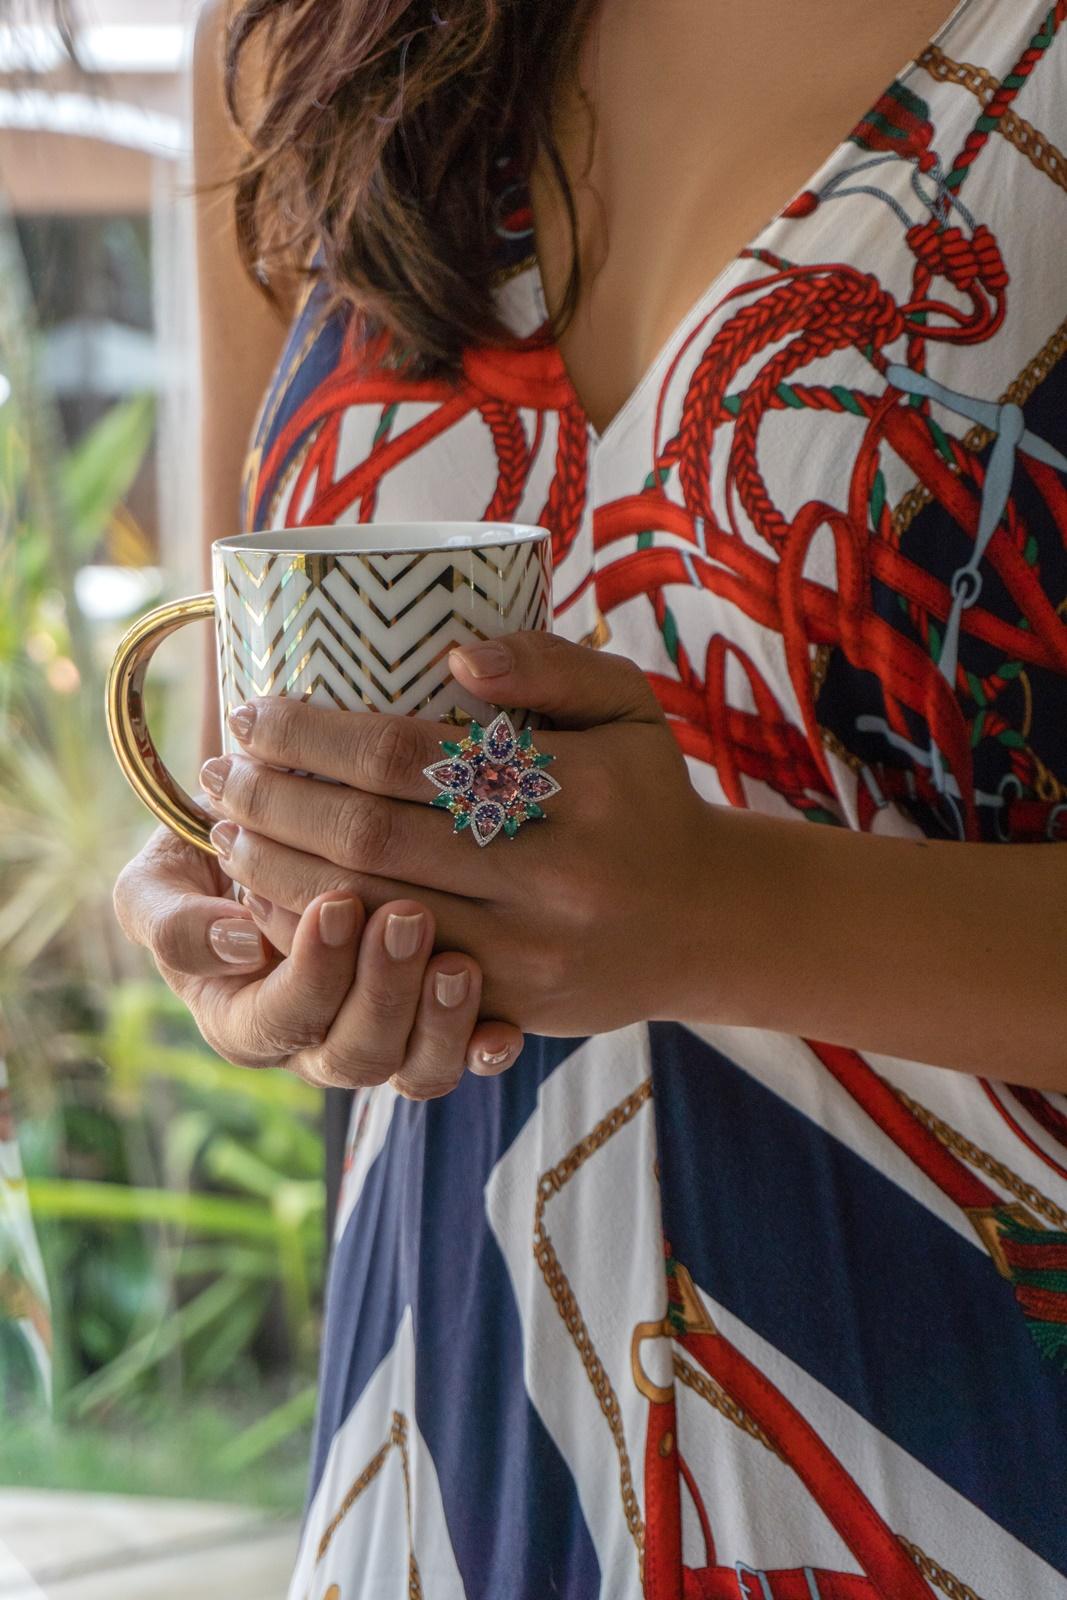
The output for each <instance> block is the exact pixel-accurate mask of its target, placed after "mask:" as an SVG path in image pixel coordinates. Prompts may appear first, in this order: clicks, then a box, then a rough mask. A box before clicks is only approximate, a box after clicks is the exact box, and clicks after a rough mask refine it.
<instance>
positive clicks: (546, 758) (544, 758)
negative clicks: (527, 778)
mask: <svg viewBox="0 0 1067 1600" xmlns="http://www.w3.org/2000/svg"><path fill="white" fill-rule="evenodd" d="M555 759H556V758H555V756H550V755H548V753H547V752H543V753H542V754H541V755H536V756H534V759H533V764H534V766H535V767H550V766H551V765H552V763H553V761H555Z"/></svg>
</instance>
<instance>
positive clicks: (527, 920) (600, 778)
mask: <svg viewBox="0 0 1067 1600" xmlns="http://www.w3.org/2000/svg"><path fill="white" fill-rule="evenodd" d="M450 665H451V668H452V671H453V672H454V674H455V676H456V677H457V679H458V680H459V681H460V682H461V683H462V684H464V685H465V686H467V687H468V688H470V689H471V690H472V691H473V692H475V693H476V694H478V695H479V696H480V697H481V698H483V699H486V700H490V701H492V702H493V703H494V704H496V705H503V706H525V707H527V708H529V709H530V710H532V711H538V712H542V713H544V714H545V715H546V716H547V717H549V718H550V719H551V723H552V731H546V730H542V731H539V732H537V733H536V734H535V743H536V745H537V747H538V749H540V750H545V751H547V752H549V753H550V754H552V755H554V756H555V757H556V758H557V759H556V761H555V763H554V764H553V766H552V767H551V769H550V770H551V772H552V775H553V776H554V777H556V778H557V780H558V782H559V783H560V785H561V792H560V793H559V794H558V795H555V796H553V797H552V798H551V799H550V800H548V801H546V803H545V811H546V817H547V821H546V822H536V821H533V822H528V823H526V824H524V825H523V826H522V827H521V828H520V829H519V831H518V834H517V835H516V837H515V838H514V839H511V840H508V839H505V838H504V837H503V836H502V835H498V837H497V838H496V839H494V840H493V841H492V843H491V844H489V845H488V846H486V847H485V848H484V849H479V848H478V847H477V846H476V845H475V843H474V841H473V840H472V839H470V838H467V837H465V836H464V835H463V834H460V835H458V836H456V837H453V835H452V832H451V828H450V823H451V819H450V818H449V816H448V814H447V812H441V811H439V810H437V809H434V808H432V807H431V806H430V805H429V804H428V802H429V801H430V800H431V799H432V797H433V792H434V791H433V789H432V786H431V784H430V782H429V780H428V779H427V778H425V777H424V776H423V768H424V767H427V766H429V765H431V764H432V763H433V762H434V761H437V760H440V759H442V758H443V752H442V751H441V749H440V745H439V741H440V739H441V737H442V736H443V735H445V736H447V730H445V729H443V728H442V727H441V725H440V724H438V723H432V722H428V721H422V720H419V719H418V718H414V717H390V716H384V715H381V716H379V715H374V716H367V715H353V714H352V713H351V712H347V711H334V710H327V709H323V708H321V707H318V706H311V705H306V704H304V703H302V702H300V701H294V700H288V699H284V698H281V699H259V700H255V701H253V702H252V703H251V710H252V711H253V713H254V717H253V719H252V720H251V725H250V727H248V731H247V733H246V734H245V735H242V734H241V732H240V727H239V726H235V725H234V723H233V722H231V726H232V727H234V732H235V733H236V734H237V736H238V737H239V738H240V739H241V743H242V747H243V749H244V750H245V751H246V752H247V754H245V755H241V756H222V757H216V758H215V759H214V760H213V761H211V762H208V763H206V764H205V767H204V769H203V771H202V773H201V781H202V783H203V786H204V788H205V789H206V790H208V791H209V792H212V793H213V796H214V798H213V804H214V806H215V807H216V808H217V809H218V811H219V813H220V815H221V816H222V817H223V818H224V819H226V820H225V822H224V823H223V824H222V825H221V826H220V827H217V828H216V830H215V833H214V835H213V837H214V839H215V841H216V844H217V845H219V846H221V847H222V852H223V853H222V865H223V868H224V870H225V871H226V872H227V873H229V875H230V876H231V877H232V878H233V879H235V880H236V882H237V883H239V884H241V885H242V886H243V887H244V888H245V889H246V890H247V891H250V893H251V895H252V896H253V897H255V898H254V899H253V900H252V901H251V902H250V906H251V909H252V910H253V913H254V914H255V913H256V912H257V910H258V912H259V913H260V915H258V916H257V920H258V921H259V922H260V926H261V927H262V928H263V931H264V932H265V933H266V934H267V937H268V938H270V939H271V940H272V942H276V943H279V944H280V945H281V947H284V941H285V937H286V932H287V928H288V927H289V926H290V924H291V920H292V918H293V916H294V915H296V914H299V913H300V912H301V911H302V910H303V908H304V907H305V906H306V905H307V904H308V902H309V901H311V900H312V899H314V897H315V896H316V895H319V894H322V893H324V892H325V891H327V890H339V889H343V890H344V891H345V892H347V893H351V894H355V895H356V896H358V897H359V899H360V900H362V901H363V903H364V904H365V905H366V907H367V911H368V913H370V912H371V911H373V910H374V908H375V907H377V906H379V905H381V904H382V903H383V902H385V901H388V900H395V899H399V898H404V899H416V900H418V901H420V902H421V903H422V904H423V905H424V906H426V907H427V909H428V910H429V911H430V912H431V913H432V915H433V917H434V919H435V921H436V926H437V933H438V941H439V945H440V947H442V948H446V949H452V950H463V951H466V952H467V953H468V954H470V955H471V956H473V958H474V959H475V960H476V961H477V962H478V964H479V966H480V968H481V970H482V972H483V974H484V988H483V998H482V1015H483V1016H495V1017H503V1018H507V1019H508V1020H509V1021H511V1022H514V1023H515V1024H516V1025H517V1026H518V1027H520V1028H522V1029H524V1030H529V1031H532V1032H537V1033H541V1034H549V1035H557V1036H575V1035H584V1034H588V1033H602V1032H606V1031H607V1030H609V1029H612V1028H617V1027H621V1026H623V1025H625V1024H626V1023H629V1022H634V1021H637V1020H644V1019H647V1018H655V1017H660V1018H671V1017H675V1018H684V1017H685V1016H686V1015H687V1014H688V1011H687V1007H688V1003H689V1001H690V999H691V996H692V991H693V985H694V978H695V975H694V972H693V963H694V955H693V952H694V950H695V949H699V940H698V939H696V938H695V937H694V935H695V934H696V932H697V931H698V919H699V916H700V908H701V906H702V905H703V906H706V904H707V894H708V885H709V882H713V881H714V879H713V877H710V876H709V873H710V870H711V869H710V864H709V861H708V856H709V833H710V832H711V822H712V818H713V815H714V808H713V807H710V806H709V805H707V804H706V803H705V802H704V801H702V800H701V799H700V797H699V796H698V795H697V793H696V791H695V790H694V788H693V786H692V784H691V782H690V780H689V774H688V772H687V770H686V766H685V761H684V759H683V757H682V754H681V751H680V750H679V748H678V745H677V743H676V741H675V739H674V737H673V735H672V734H671V731H670V729H669V727H668V726H667V723H666V720H665V718H664V716H663V713H662V712H661V710H660V708H659V705H658V704H657V702H656V699H655V697H654V695H653V693H652V691H651V689H650V687H649V685H648V682H647V680H646V678H645V676H644V674H643V673H642V672H641V671H640V670H639V668H637V667H636V666H635V665H634V664H633V663H632V662H630V661H628V660H626V659H625V658H623V657H621V656H614V655H609V654H605V653H603V652H598V651H595V650H592V649H589V648H586V647H583V646H580V645H573V644H569V643H567V642H566V641H565V640H562V639H559V638H557V637H555V636H553V635H551V634H536V633H529V634H513V635H511V636H509V637H508V638H507V639H506V640H499V641H494V643H493V644H492V645H486V646H479V647H477V648H471V649H468V650H464V651H455V652H453V654H452V657H451V660H450ZM240 720H241V719H240V718H238V719H237V721H238V724H240ZM245 725H246V726H247V723H246V724H245ZM281 768H292V769H297V770H299V771H302V772H313V773H315V774H318V775H320V776H322V777H326V778H332V779H334V780H335V781H334V782H333V783H317V782H315V781H314V780H313V779H311V778H307V777H298V776H296V775H295V774H294V772H293V771H287V770H279V769H281ZM257 901H265V902H269V904H268V905H267V906H266V907H263V906H259V907H257V904H256V902H257ZM697 959H699V957H698V958H697ZM696 981H697V982H701V981H703V982H705V983H710V982H711V981H712V974H711V973H710V972H709V973H707V974H706V975H703V977H702V975H700V974H697V975H696Z"/></svg>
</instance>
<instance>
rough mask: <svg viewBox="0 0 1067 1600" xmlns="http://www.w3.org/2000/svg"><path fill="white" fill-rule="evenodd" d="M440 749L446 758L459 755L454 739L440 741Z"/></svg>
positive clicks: (458, 748)
mask: <svg viewBox="0 0 1067 1600" xmlns="http://www.w3.org/2000/svg"><path fill="white" fill-rule="evenodd" d="M441 749H442V750H443V751H444V753H445V755H446V756H458V755H459V754H460V747H459V745H458V744H457V743H456V741H455V740H454V739H442V740H441Z"/></svg>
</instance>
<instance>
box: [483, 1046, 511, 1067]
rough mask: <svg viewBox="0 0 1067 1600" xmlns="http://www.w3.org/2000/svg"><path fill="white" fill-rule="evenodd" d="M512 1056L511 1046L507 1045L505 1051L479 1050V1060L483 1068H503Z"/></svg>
mask: <svg viewBox="0 0 1067 1600" xmlns="http://www.w3.org/2000/svg"><path fill="white" fill-rule="evenodd" d="M510 1054H511V1046H510V1045H509V1044H506V1045H505V1046H504V1048H503V1050H479V1051H478V1060H479V1061H480V1062H481V1063H482V1065H483V1067H502V1066H503V1065H504V1062H505V1061H506V1060H507V1059H508V1056H509V1055H510Z"/></svg>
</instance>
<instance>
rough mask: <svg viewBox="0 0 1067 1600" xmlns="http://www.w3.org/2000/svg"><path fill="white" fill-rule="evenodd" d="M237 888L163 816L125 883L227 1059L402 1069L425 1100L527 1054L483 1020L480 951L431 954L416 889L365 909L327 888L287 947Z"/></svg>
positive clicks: (345, 1083) (406, 1088) (339, 1074)
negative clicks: (476, 954)
mask: <svg viewBox="0 0 1067 1600" xmlns="http://www.w3.org/2000/svg"><path fill="white" fill-rule="evenodd" d="M231 888H232V884H231V881H230V879H229V878H227V877H226V876H225V875H224V874H223V873H222V872H221V871H220V869H219V866H218V863H217V861H216V860H215V859H214V857H212V856H208V855H206V854H205V853H204V852H203V851H201V850H197V849H196V848H194V847H193V846H192V845H188V844H186V843H185V842H184V841H183V840H181V839H179V838H177V836H176V835H175V834H173V833H171V832H170V830H169V829H167V828H158V829H157V830H156V832H155V833H154V834H153V835H152V836H151V838H150V839H149V840H148V842H147V844H146V845H145V846H144V848H143V849H142V850H141V852H140V853H139V854H138V855H137V856H135V857H134V859H133V860H132V861H131V862H129V864H128V865H127V866H126V867H125V868H124V869H123V871H122V873H121V874H120V876H119V879H118V882H117V883H116V885H115V897H114V900H115V913H116V916H117V917H118V920H119V924H120V926H121V928H122V930H123V932H124V933H125V935H126V937H127V938H128V939H130V940H131V941H132V942H133V943H134V944H139V945H144V946H145V947H146V948H147V949H148V950H149V951H151V953H152V955H153V957H154V958H155V961H156V965H157V966H158V968H159V970H160V973H161V974H162V976H163V978H164V979H165V981H166V982H167V984H168V985H169V986H170V988H171V989H173V990H174V992H175V994H177V995H178V996H179V997H180V998H181V999H182V1000H183V1001H184V1002H185V1004H186V1005H187V1006H188V1007H189V1010H190V1011H191V1012H192V1015H193V1017H194V1019H195V1021H196V1024H197V1026H198V1027H199V1029H200V1032H201V1033H202V1034H203V1036H204V1039H205V1040H206V1041H207V1043H208V1044H209V1045H210V1046H211V1048H212V1049H213V1050H214V1051H215V1052H216V1053H217V1054H218V1055H220V1056H222V1057H223V1059H224V1060H226V1061H231V1062H234V1063H235V1064H236V1065H238V1066H247V1067H286V1068H288V1069H289V1070H290V1071H292V1072H295V1073H296V1074H297V1075H298V1076H299V1077H302V1078H305V1079H306V1080H307V1081H308V1082H310V1083H315V1084H320V1085H323V1086H330V1087H337V1088H359V1087H364V1086H367V1085H371V1084H378V1083H385V1082H391V1083H393V1085H394V1086H395V1088H396V1089H397V1090H398V1091H399V1092H400V1093H401V1094H403V1095H405V1096H407V1097H408V1098H410V1099H415V1100H428V1099H433V1098H436V1097H437V1096H439V1095H442V1094H447V1093H448V1092H449V1090H451V1089H454V1088H455V1086H456V1084H457V1083H458V1082H459V1079H460V1078H461V1077H462V1075H463V1072H464V1070H465V1068H469V1070H470V1071H472V1072H475V1073H477V1074H478V1075H480V1076H489V1075H492V1074H495V1073H498V1072H503V1071H504V1070H506V1068H507V1067H509V1066H511V1065H512V1064H513V1062H514V1061H515V1059H516V1057H517V1056H518V1054H519V1051H520V1050H521V1048H522V1035H521V1034H520V1033H519V1031H518V1029H516V1028H513V1027H511V1026H510V1025H509V1024H507V1023H499V1022H482V1023H480V1022H479V1021H478V1004H479V1000H480V997H481V987H482V975H481V971H480V969H479V967H478V965H477V963H476V962H475V961H473V960H472V959H471V957H470V956H467V955H462V954H455V953H448V954H439V955H434V954H433V940H434V928H433V918H432V917H431V915H430V913H429V912H428V911H427V910H426V908H425V907H424V906H421V905H419V904H418V902H417V901H413V900H403V901H399V900H398V901H395V902H392V903H390V904H388V905H383V906H381V907H380V908H379V909H378V910H377V911H375V912H374V914H373V915H372V916H371V917H370V918H369V919H368V918H366V917H365V915H364V910H363V907H362V905H361V904H360V902H359V901H358V900H356V899H354V898H352V897H351V896H349V895H345V894H344V893H343V892H329V893H326V894H320V895H318V896H317V897H316V898H315V899H314V900H312V901H311V903H310V904H309V905H308V906H307V907H306V909H305V910H304V912H303V913H302V915H301V916H300V917H299V918H295V919H294V927H293V930H292V938H291V947H290V948H289V949H288V953H287V954H285V955H282V954H281V953H280V952H279V951H277V950H275V949H273V948H272V947H271V946H270V945H269V944H268V943H267V941H266V939H265V938H264V937H263V936H262V934H261V933H260V931H259V929H258V928H257V926H256V924H255V922H254V921H253V920H252V917H251V916H250V915H249V914H248V912H247V911H246V910H245V909H244V907H243V906H242V905H241V904H239V903H238V902H237V901H234V900H233V899H231V898H229V896H228V894H227V891H228V890H230V889H231ZM287 943H288V941H287ZM391 949H392V951H395V952H397V953H396V954H392V953H390V951H391Z"/></svg>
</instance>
